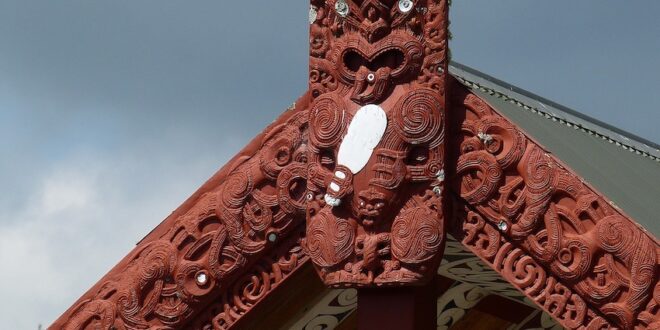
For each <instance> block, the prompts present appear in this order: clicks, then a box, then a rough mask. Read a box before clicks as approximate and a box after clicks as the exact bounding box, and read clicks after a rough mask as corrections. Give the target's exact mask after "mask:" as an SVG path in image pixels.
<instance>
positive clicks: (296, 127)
mask: <svg viewBox="0 0 660 330" xmlns="http://www.w3.org/2000/svg"><path fill="white" fill-rule="evenodd" d="M306 105H307V98H306V97H303V98H302V99H301V102H300V103H299V104H298V106H297V107H293V109H290V110H289V111H288V112H285V113H284V114H283V115H282V117H281V118H280V119H279V120H278V121H276V122H275V123H274V124H273V125H271V127H269V128H268V129H266V130H265V131H264V133H263V134H262V135H260V136H258V137H257V138H256V139H255V140H254V142H253V143H252V144H250V145H248V147H246V149H245V150H244V151H243V152H242V153H241V154H239V155H238V156H237V157H235V158H234V159H233V160H232V161H231V162H230V163H229V164H228V165H227V166H225V168H223V169H222V170H221V171H220V172H219V173H218V174H217V175H216V176H214V178H212V179H211V180H209V182H207V184H205V185H204V186H203V187H202V188H200V191H199V192H198V193H196V194H195V195H193V197H191V198H190V199H189V200H188V201H187V202H186V203H184V205H183V206H182V207H180V208H179V210H177V211H175V213H174V214H173V216H171V217H170V218H168V219H166V220H165V221H164V222H163V224H161V225H160V226H159V227H157V228H156V230H154V232H152V233H151V234H150V235H148V236H147V237H146V238H145V239H144V240H143V241H142V242H140V243H139V244H138V246H137V247H136V248H135V250H134V251H133V252H131V254H130V255H129V256H127V257H126V258H125V259H124V260H123V261H122V262H121V263H120V264H119V265H117V266H116V267H115V269H113V270H112V271H111V272H110V273H109V274H108V275H106V276H105V277H104V279H102V280H101V282H99V284H97V285H96V286H95V287H94V288H92V289H91V290H90V291H89V292H87V293H86V294H85V295H84V296H83V297H82V298H81V299H80V300H79V301H78V303H77V304H76V305H74V306H73V307H72V308H71V309H70V310H69V311H67V313H65V314H64V315H63V316H62V317H61V318H60V319H59V320H57V321H56V322H55V324H53V326H52V328H54V329H181V328H191V327H197V328H200V329H202V328H203V329H207V328H209V327H210V328H215V329H225V328H228V327H229V326H231V324H233V323H234V322H235V321H236V320H237V319H239V318H240V317H241V316H242V315H244V314H245V313H247V312H248V311H249V310H250V308H251V307H252V306H253V305H254V304H255V303H256V302H257V301H259V300H261V299H262V298H263V296H265V295H266V294H267V293H268V292H269V291H270V289H271V288H272V287H274V286H276V285H278V284H279V283H280V282H281V281H283V280H284V278H286V276H287V275H288V274H290V273H291V272H293V271H294V270H295V269H296V268H297V267H298V266H299V265H300V263H302V262H304V261H305V260H307V256H306V255H304V254H303V252H302V249H301V247H300V240H301V239H302V236H303V233H304V212H305V208H304V205H305V201H304V198H305V190H306V168H307V165H306V159H307V152H306V136H307V132H306V130H307V118H308V113H307V110H306ZM222 302H224V303H222ZM218 303H220V304H221V306H220V307H219V308H217V310H218V311H217V313H216V312H215V310H216V309H215V308H211V309H210V311H209V312H206V313H202V312H203V311H205V310H207V307H209V306H210V307H213V306H215V305H214V304H218ZM193 319H194V323H192V324H190V322H191V320H193Z"/></svg>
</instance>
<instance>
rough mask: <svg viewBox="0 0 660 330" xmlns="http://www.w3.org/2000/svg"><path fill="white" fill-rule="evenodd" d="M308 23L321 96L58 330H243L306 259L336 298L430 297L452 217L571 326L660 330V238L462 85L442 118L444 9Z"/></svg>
mask: <svg viewBox="0 0 660 330" xmlns="http://www.w3.org/2000/svg"><path fill="white" fill-rule="evenodd" d="M310 21H311V28H310V75H309V84H310V86H309V93H308V96H306V97H305V98H303V100H302V102H301V103H299V105H298V107H296V108H295V109H293V110H290V111H288V112H286V113H285V114H284V115H283V116H282V117H281V118H280V119H279V120H278V121H277V122H276V123H275V124H274V125H272V126H271V127H269V128H268V129H267V130H266V131H265V132H264V133H263V134H262V135H260V136H258V137H257V139H255V142H253V143H252V144H250V145H249V146H248V147H247V148H246V149H245V150H244V151H243V152H242V153H240V154H239V155H238V156H237V157H236V158H234V160H232V162H231V163H230V164H229V165H227V166H226V167H225V169H223V170H221V172H219V174H217V175H216V176H214V177H213V178H211V180H209V182H208V183H207V184H205V185H204V186H203V187H202V188H201V189H200V190H199V191H198V192H197V193H195V194H194V195H193V197H191V198H190V199H189V200H188V201H186V202H185V203H184V204H183V205H182V206H181V207H180V208H179V209H177V210H176V211H175V212H174V213H173V215H172V216H170V217H169V218H168V219H166V220H165V221H164V222H163V223H162V224H161V225H160V226H159V227H157V228H156V229H155V230H154V231H153V232H152V233H151V234H150V235H148V236H147V237H146V238H145V239H144V240H143V241H142V242H140V243H139V244H138V246H137V247H136V248H135V250H134V251H133V252H131V253H130V254H129V255H128V256H127V257H126V258H125V259H124V260H123V261H122V262H120V263H119V264H118V265H117V266H116V267H115V268H114V269H113V270H112V271H111V272H110V273H109V274H108V275H106V276H105V277H104V278H103V279H102V280H101V281H100V282H99V283H98V284H97V285H95V286H94V287H93V288H92V289H91V290H90V291H89V292H88V293H86V294H85V295H84V296H83V297H82V298H81V299H80V300H79V301H78V302H77V303H76V304H75V305H74V306H73V307H72V308H71V309H69V311H67V312H66V313H65V314H64V315H63V316H62V317H61V318H60V319H59V320H57V321H56V322H55V324H54V325H53V327H52V328H54V329H96V328H101V329H176V328H196V329H208V328H211V327H213V328H219V329H224V328H229V327H231V326H232V325H233V324H235V323H236V322H237V320H239V319H240V318H241V317H243V316H244V315H245V314H246V313H247V312H248V311H249V310H250V309H251V308H252V307H253V306H254V305H255V304H256V303H257V302H258V301H261V299H263V298H264V296H265V295H267V294H268V292H270V290H271V288H272V287H274V286H276V285H278V284H279V283H281V282H282V281H283V280H284V278H286V277H287V276H288V275H289V274H291V272H293V271H294V270H295V269H296V268H297V267H299V265H300V264H301V263H302V262H304V261H306V260H308V259H309V260H311V261H312V262H313V263H314V265H315V267H316V269H317V271H318V273H319V274H320V276H321V278H322V279H323V280H324V281H325V283H326V284H328V285H331V286H360V287H363V286H392V285H406V284H422V283H424V282H425V281H426V280H428V279H430V275H432V274H434V273H435V270H436V269H437V266H438V263H439V262H440V259H441V257H442V253H443V249H444V238H445V231H446V229H445V219H447V220H451V230H452V231H453V232H455V235H456V236H458V237H461V238H462V241H463V244H465V245H466V246H467V247H468V248H469V249H471V250H472V251H473V252H474V253H475V254H476V255H478V256H479V257H481V258H482V259H483V260H484V261H485V262H486V263H488V264H489V265H491V266H492V267H493V268H494V269H495V270H496V271H498V272H500V274H502V276H503V277H504V278H505V279H507V280H508V281H509V282H511V283H512V284H513V285H514V286H516V287H517V288H518V289H520V290H521V291H522V292H523V293H525V294H526V295H527V296H529V297H530V299H532V300H533V301H534V302H536V303H537V304H538V305H539V306H541V307H542V308H544V309H545V310H546V311H547V312H548V313H550V314H551V315H553V316H554V317H555V318H557V320H558V321H559V322H561V324H562V325H563V326H565V327H567V328H584V329H601V328H615V327H616V328H624V329H633V328H638V329H645V328H648V329H658V328H660V315H659V314H660V284H658V278H659V273H660V272H659V267H658V265H659V261H660V247H659V246H660V245H659V244H658V242H657V240H656V239H655V238H653V237H650V236H649V234H648V233H647V232H645V231H644V230H643V229H641V228H640V227H639V226H638V225H636V224H635V223H634V222H633V221H632V220H630V219H629V218H628V217H626V216H625V215H624V214H622V212H621V211H620V210H618V209H617V208H616V207H614V206H612V205H610V203H609V202H608V201H607V200H606V199H605V198H603V197H602V196H600V195H599V194H598V193H596V192H595V191H594V190H593V189H591V188H590V187H589V186H587V185H586V184H584V183H583V182H582V181H581V180H580V178H579V177H578V176H576V175H575V174H573V173H571V172H570V171H569V170H568V169H567V168H566V167H564V166H563V165H562V164H561V163H560V162H559V161H557V160H556V159H555V158H553V157H552V156H550V155H548V154H547V153H546V152H545V151H544V150H543V149H542V148H541V147H540V146H538V145H537V144H536V143H535V142H534V141H532V140H531V139H529V138H528V137H527V136H525V134H523V133H522V132H521V130H520V129H518V128H517V127H516V126H515V125H513V124H512V123H510V122H509V121H507V120H506V119H505V118H504V117H502V116H500V115H499V114H498V113H496V112H495V111H494V110H493V109H492V108H491V107H489V106H488V105H487V104H486V103H485V102H484V101H482V100H480V99H479V98H478V97H477V96H475V95H474V94H471V93H470V92H469V91H467V90H466V89H465V88H464V87H463V86H460V85H459V84H457V83H454V84H452V89H451V91H452V93H451V97H452V107H451V111H446V99H445V94H446V86H447V3H446V1H445V0H409V1H406V0H401V1H395V0H329V1H320V0H312V10H311V12H310ZM309 98H311V100H310V99H309ZM365 114H366V115H365ZM360 116H362V117H363V118H364V116H366V118H367V119H368V120H371V122H369V121H367V122H366V123H365V121H364V120H362V127H361V128H360V129H363V130H364V131H357V132H353V133H352V134H353V135H350V134H351V133H350V131H351V128H352V127H353V128H354V127H355V126H352V125H353V124H354V123H355V122H359V121H360V120H357V119H356V118H358V117H360ZM369 116H372V117H369ZM379 116H380V117H379ZM379 118H380V119H379ZM383 118H384V119H385V125H383V126H382V134H380V133H381V132H378V134H375V133H374V132H377V131H378V129H379V127H380V126H378V125H379V124H378V120H382V119H383ZM354 119H355V121H354ZM448 121H449V122H450V124H451V125H448ZM381 123H382V122H381ZM365 127H366V128H365ZM365 132H366V133H365ZM367 133H368V134H367ZM361 134H362V135H361ZM365 134H366V135H365ZM369 134H371V135H369ZM350 136H352V137H355V136H357V137H361V136H362V137H365V136H366V137H367V138H366V139H364V140H361V141H360V139H354V140H353V141H354V142H355V143H354V142H351V143H348V142H346V141H349V140H350V138H348V137H350ZM374 137H376V138H377V139H376V138H374ZM446 140H448V141H446ZM356 141H357V142H356ZM344 142H346V144H345V143H344ZM366 146H368V147H366ZM342 148H344V149H351V148H353V149H354V150H361V151H360V152H355V151H353V152H352V153H351V152H348V154H349V155H350V157H349V160H350V161H348V162H344V161H342V160H341V159H340V158H341V157H339V155H340V154H341V152H340V150H344V149H342ZM372 149H373V150H372ZM349 151H350V150H349ZM446 154H447V155H449V156H448V157H446ZM351 157H353V158H351ZM362 158H364V159H362ZM356 159H357V160H360V161H364V163H360V161H356ZM356 164H359V165H361V166H358V165H356ZM445 171H447V172H448V173H447V174H448V175H449V176H450V178H451V181H450V182H451V184H450V188H451V190H452V191H453V198H448V197H447V196H444V194H443V188H444V172H445ZM447 199H450V200H454V199H455V201H454V202H453V203H452V204H453V206H454V207H453V210H454V212H453V213H451V214H450V213H449V212H447V209H448V207H447V205H448V203H447ZM303 217H306V227H305V236H306V237H305V239H304V241H300V240H299V238H300V235H301V233H302V231H303V230H302V227H303V220H302V219H303ZM303 249H304V251H305V252H306V254H307V255H308V257H307V256H303V255H302V250H303Z"/></svg>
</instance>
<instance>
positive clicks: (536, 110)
mask: <svg viewBox="0 0 660 330" xmlns="http://www.w3.org/2000/svg"><path fill="white" fill-rule="evenodd" d="M451 65H452V66H453V67H454V68H457V69H460V70H463V71H466V72H468V73H472V74H474V75H478V76H481V77H482V78H484V79H486V80H491V81H492V80H495V81H492V82H493V83H496V84H500V85H504V84H505V85H507V87H509V88H510V89H511V91H512V92H514V93H519V94H521V95H523V96H526V97H529V98H535V99H537V101H539V103H548V105H550V106H552V107H555V108H557V109H558V110H561V111H564V112H566V113H567V114H569V115H572V116H575V117H578V118H580V119H582V120H585V121H587V122H590V123H591V124H594V125H596V126H602V127H603V128H604V129H607V130H610V131H612V132H614V133H617V134H620V135H621V136H623V137H625V138H627V139H629V140H633V141H636V142H638V143H641V144H644V145H646V146H647V147H648V148H654V149H656V151H660V146H658V145H657V144H655V143H653V142H651V141H648V140H646V139H643V138H640V137H638V136H636V135H634V134H631V133H628V132H625V131H623V130H621V129H619V128H616V127H614V126H611V125H608V124H606V123H603V122H601V121H599V120H598V119H595V118H591V117H589V116H587V115H584V114H582V113H579V112H577V111H575V110H572V109H569V108H567V107H565V106H562V105H560V104H557V103H555V102H553V101H550V100H547V99H545V98H543V97H540V96H538V95H535V94H533V93H530V92H527V91H525V90H523V89H521V88H518V87H515V86H513V85H510V84H508V83H506V82H503V81H501V80H499V79H497V78H493V77H491V76H489V75H486V74H483V73H481V72H479V71H477V70H475V69H472V68H470V67H468V66H465V65H463V64H460V63H457V62H452V63H451ZM452 75H453V76H454V77H456V78H458V79H459V80H460V81H461V83H463V84H464V85H466V86H467V87H470V88H477V89H479V90H481V91H483V92H485V93H487V94H489V95H491V96H495V97H498V98H500V99H502V100H504V101H506V102H509V103H512V104H515V105H517V106H518V107H520V108H523V109H525V110H527V111H530V112H532V113H535V114H537V115H539V116H541V117H544V118H546V119H550V120H552V121H555V122H559V123H561V124H563V125H566V126H568V127H571V128H574V129H576V130H580V131H582V132H584V133H587V134H589V135H593V136H596V137H598V138H600V139H602V140H605V141H607V142H609V143H612V144H615V145H616V146H618V147H620V148H622V149H624V150H628V151H630V152H632V153H635V154H637V155H640V156H642V157H646V158H649V159H651V160H654V161H656V162H658V163H660V156H657V155H654V154H652V153H650V152H648V151H645V150H642V149H640V148H638V147H636V146H633V145H632V144H629V143H626V142H624V141H621V140H619V139H615V138H613V137H611V136H609V135H607V134H604V133H603V132H599V131H597V130H595V129H592V128H590V127H587V126H584V125H582V124H580V123H577V122H574V121H571V120H568V119H567V118H564V117H561V116H558V115H556V114H554V113H552V112H549V111H545V110H541V109H539V108H537V107H534V106H531V105H529V104H527V103H525V102H523V101H520V100H519V99H517V98H515V97H513V96H511V95H508V94H506V93H503V92H501V91H498V90H496V89H494V88H491V87H488V86H485V85H483V84H480V83H478V82H475V81H472V80H469V79H468V78H466V77H464V76H462V75H460V74H458V73H456V72H452ZM521 92H524V93H525V94H528V95H524V94H522V93H521Z"/></svg>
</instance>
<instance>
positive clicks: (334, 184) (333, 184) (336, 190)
mask: <svg viewBox="0 0 660 330" xmlns="http://www.w3.org/2000/svg"><path fill="white" fill-rule="evenodd" d="M330 189H331V190H332V191H334V192H339V185H338V184H336V183H334V182H330Z"/></svg>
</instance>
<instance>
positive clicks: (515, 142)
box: [451, 84, 660, 329]
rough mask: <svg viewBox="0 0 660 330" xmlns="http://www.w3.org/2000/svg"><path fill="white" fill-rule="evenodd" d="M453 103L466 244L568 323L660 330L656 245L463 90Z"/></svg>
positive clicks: (458, 187) (454, 91) (455, 91)
mask: <svg viewBox="0 0 660 330" xmlns="http://www.w3.org/2000/svg"><path fill="white" fill-rule="evenodd" d="M457 85H458V84H457ZM452 102H453V103H452V104H453V106H452V109H451V111H452V114H457V115H456V116H455V117H454V118H456V119H457V122H456V123H455V124H454V125H453V127H455V128H456V129H457V130H458V129H459V128H460V132H458V131H457V132H456V134H453V135H452V146H453V147H454V149H453V150H454V151H455V152H456V153H457V154H458V162H457V166H456V173H455V176H454V178H453V179H452V185H453V190H454V191H455V192H456V193H457V195H459V196H460V199H461V203H463V204H465V205H466V206H467V208H466V209H465V211H463V212H461V214H462V215H460V216H459V217H458V220H459V221H458V222H457V224H456V226H457V229H459V230H460V229H461V228H462V230H463V232H464V233H463V235H464V236H463V243H464V244H465V245H466V246H468V247H469V248H470V249H471V250H472V251H474V252H475V254H477V255H478V256H480V257H482V258H483V259H484V260H485V261H486V262H488V263H489V264H491V265H492V266H493V268H495V269H496V270H497V271H499V272H500V273H502V275H503V276H504V277H505V278H506V279H507V280H509V281H510V282H511V283H513V284H514V285H516V286H517V287H518V288H520V289H521V290H522V291H523V292H524V293H525V294H527V295H528V296H529V297H530V298H531V299H532V300H534V301H535V302H537V303H538V304H539V305H540V306H541V307H543V308H545V309H546V310H547V311H548V312H549V313H550V314H552V315H554V316H555V317H556V318H557V319H558V320H559V321H560V322H561V323H562V324H563V325H564V326H565V327H567V328H579V327H581V326H586V327H588V328H590V329H592V328H600V327H603V326H606V327H614V326H615V327H621V328H624V329H633V328H646V327H648V328H658V327H660V319H659V315H658V298H659V296H658V291H659V290H660V289H659V288H660V287H659V284H658V278H659V275H660V274H659V272H658V270H659V265H660V258H659V256H660V247H659V245H658V242H657V241H656V240H655V239H654V238H653V237H650V236H649V234H648V233H646V232H645V231H643V230H642V229H640V228H639V226H638V225H637V224H635V223H634V222H633V221H632V220H630V219H629V218H627V217H626V216H624V215H623V214H622V213H621V212H620V211H619V210H618V209H616V208H615V207H613V206H611V205H610V203H608V201H607V200H605V198H603V197H602V196H600V195H598V194H597V193H596V192H595V191H594V190H592V189H591V188H590V187H589V186H587V185H586V184H584V183H583V182H582V181H581V180H580V178H579V177H578V176H576V175H575V174H573V173H571V172H570V171H569V170H568V169H566V168H565V167H564V166H563V165H562V164H561V163H559V162H558V161H557V160H556V159H555V158H554V157H552V156H551V155H549V154H548V153H546V152H545V151H544V150H543V149H542V148H541V147H540V146H538V145H537V144H536V143H534V141H532V140H530V139H529V138H527V137H526V136H525V135H524V134H523V133H522V132H521V131H520V130H519V129H518V128H517V127H515V126H514V125H513V124H511V123H510V122H508V121H507V120H506V119H504V118H503V117H502V116H500V115H499V114H498V113H496V112H495V111H494V110H493V109H492V108H490V107H489V106H488V105H487V104H486V103H485V102H484V101H482V100H481V99H479V98H478V97H477V96H475V95H474V94H471V93H469V92H467V91H466V89H465V88H464V87H462V86H455V87H453V88H452Z"/></svg>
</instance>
